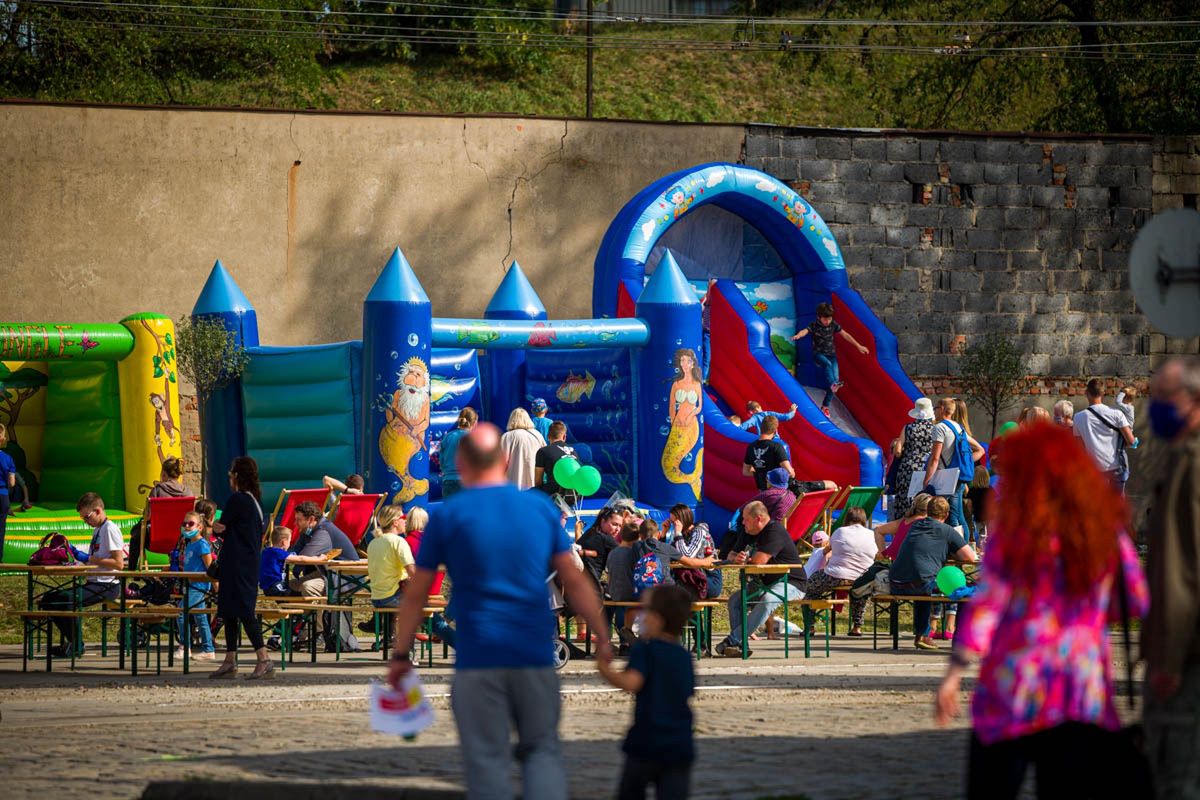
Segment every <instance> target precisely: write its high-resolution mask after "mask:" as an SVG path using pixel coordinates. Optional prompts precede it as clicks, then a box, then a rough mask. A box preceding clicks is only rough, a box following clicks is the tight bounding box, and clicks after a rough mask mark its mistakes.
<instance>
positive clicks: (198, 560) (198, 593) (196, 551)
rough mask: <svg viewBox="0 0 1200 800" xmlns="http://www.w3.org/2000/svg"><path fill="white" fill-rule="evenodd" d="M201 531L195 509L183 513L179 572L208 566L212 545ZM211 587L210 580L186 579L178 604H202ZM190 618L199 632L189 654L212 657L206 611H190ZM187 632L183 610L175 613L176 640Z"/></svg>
mask: <svg viewBox="0 0 1200 800" xmlns="http://www.w3.org/2000/svg"><path fill="white" fill-rule="evenodd" d="M203 532H204V517H203V516H201V514H200V513H198V512H196V511H189V512H188V513H187V514H185V515H184V517H183V525H182V526H181V527H180V529H179V533H180V544H179V566H180V569H181V571H183V572H205V571H207V570H208V565H209V564H211V563H212V560H213V548H212V545H211V544H210V543H209V541H208V539H206V538H205V537H204V536H202V535H201V534H202V533H203ZM211 587H212V584H211V583H208V582H207V581H206V582H203V583H201V582H199V581H188V582H187V599H186V606H185V601H183V600H181V601H180V603H179V607H180V608H185V607H186V608H191V609H198V608H204V607H205V605H204V596H205V592H207V591H208V590H209V589H210V588H211ZM192 619H194V620H195V621H196V630H198V631H199V633H200V649H199V651H198V652H195V653H193V654H192V658H196V659H199V660H201V661H212V660H213V657H214V656H213V641H212V628H210V627H209V625H208V615H207V614H193V615H192ZM187 635H188V625H187V619H186V615H185V614H180V615H179V641H181V642H183V641H186V639H185V638H184V637H186V636H187ZM175 656H176V657H177V658H178V657H182V656H183V645H180V646H179V647H177V648H176V649H175Z"/></svg>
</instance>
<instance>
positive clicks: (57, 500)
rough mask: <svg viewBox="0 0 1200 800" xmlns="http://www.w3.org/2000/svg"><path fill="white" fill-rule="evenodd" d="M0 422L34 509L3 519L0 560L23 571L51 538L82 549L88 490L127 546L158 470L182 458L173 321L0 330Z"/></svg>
mask: <svg viewBox="0 0 1200 800" xmlns="http://www.w3.org/2000/svg"><path fill="white" fill-rule="evenodd" d="M0 423H3V424H4V425H5V426H6V427H7V428H8V444H7V446H6V447H5V448H4V450H5V452H7V453H8V454H9V455H10V456H12V458H13V461H14V462H15V463H16V466H17V471H18V472H19V473H20V475H21V477H22V478H23V479H24V481H25V483H26V485H27V486H28V488H29V495H30V499H31V500H32V502H33V507H32V508H31V509H29V510H27V511H18V512H17V513H15V514H13V515H12V516H10V517H9V518H8V525H7V534H6V536H5V542H4V552H3V561H4V563H10V564H11V563H18V564H23V563H25V562H26V561H28V560H29V556H30V554H31V553H33V551H34V550H35V549H36V548H37V546H38V542H40V541H41V539H42V537H44V536H45V535H46V534H47V533H49V532H52V531H58V532H61V533H63V534H66V535H67V537H68V538H70V540H71V541H72V543H74V544H75V545H76V546H78V547H81V548H84V549H86V548H87V546H88V543H89V542H90V541H91V534H92V531H91V528H89V527H88V526H87V525H85V524H84V522H83V521H82V520H81V519H80V518H79V515H78V514H76V513H75V504H76V502H77V501H78V500H79V497H80V496H81V495H82V494H84V493H85V492H97V493H99V494H100V496H101V497H103V498H104V503H105V506H106V507H107V509H108V517H109V519H111V520H112V521H113V522H115V523H116V524H117V525H118V526H119V527H120V528H121V530H122V532H123V533H124V534H125V536H126V541H128V536H129V530H130V528H132V527H133V525H134V523H135V522H137V521H138V519H139V518H140V517H141V515H142V511H143V509H144V508H145V505H146V496H147V494H148V493H149V491H150V489H151V487H152V486H153V484H154V481H156V480H158V477H159V472H160V471H161V465H162V462H163V461H164V460H165V459H167V458H168V457H170V456H175V457H177V458H178V457H179V456H180V454H181V451H182V434H181V432H180V430H179V384H178V382H177V380H176V368H175V326H174V324H173V323H172V322H171V320H170V319H169V318H167V317H163V316H160V315H158V314H135V315H133V316H130V317H127V318H125V319H123V320H121V322H120V323H119V324H113V323H96V324H79V323H61V324H60V323H41V322H31V323H25V322H11V323H10V322H0ZM14 507H15V508H16V509H19V508H20V506H19V505H16V504H14Z"/></svg>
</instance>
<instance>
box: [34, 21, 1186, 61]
mask: <svg viewBox="0 0 1200 800" xmlns="http://www.w3.org/2000/svg"><path fill="white" fill-rule="evenodd" d="M56 24H59V25H68V26H69V25H76V26H84V27H90V28H102V29H106V30H115V31H120V30H122V29H127V28H134V29H138V30H148V31H154V32H158V33H164V34H165V33H179V34H194V35H203V36H212V35H214V34H225V35H232V36H240V37H248V38H258V39H265V38H269V37H270V36H276V37H281V38H304V39H322V40H326V41H347V42H359V43H386V42H403V43H410V44H474V45H480V44H485V45H491V46H500V47H522V48H541V49H582V48H584V47H586V45H585V43H583V42H581V41H578V40H577V39H574V38H572V37H564V36H561V35H557V34H544V35H543V38H535V37H534V36H533V35H531V34H528V33H520V32H508V31H452V30H445V29H429V28H422V29H415V30H417V31H418V34H417V35H411V34H410V35H404V34H396V35H366V34H356V33H340V32H337V31H323V32H320V33H317V32H311V31H302V30H301V31H297V30H289V29H279V28H270V29H263V28H237V27H216V26H196V25H167V24H160V23H142V22H116V21H104V20H76V19H62V20H58V21H57V22H56ZM606 38H607V37H605V38H600V39H598V40H597V43H596V45H595V47H596V48H597V49H606V50H632V51H639V50H640V51H653V50H672V51H693V52H695V51H732V52H778V51H779V45H778V44H777V43H772V42H728V41H716V40H682V39H658V40H650V39H634V40H621V41H618V42H611V43H610V42H606ZM1182 43H1194V42H1193V40H1188V42H1182ZM790 49H791V50H792V51H799V52H843V53H852V54H853V53H858V54H862V53H870V54H889V55H925V56H939V57H954V56H955V55H971V56H994V57H1004V58H1017V59H1029V58H1034V59H1041V58H1045V57H1046V55H1047V54H1048V53H1050V52H1053V53H1054V55H1055V57H1057V58H1062V59H1068V60H1104V61H1138V60H1140V61H1147V60H1149V61H1194V60H1195V56H1194V55H1193V54H1188V53H1165V52H1157V53H1139V54H1131V53H1110V54H1105V53H1096V52H1080V51H1063V50H1055V49H1054V48H1053V47H1041V48H1035V49H1034V50H1026V49H1023V48H1022V49H1006V48H996V49H989V48H979V49H978V50H976V49H974V48H972V49H964V50H962V51H960V53H957V54H948V53H946V52H945V49H944V48H941V47H914V46H903V45H866V46H861V45H853V44H844V45H834V44H795V43H793V45H792V46H791V48H790Z"/></svg>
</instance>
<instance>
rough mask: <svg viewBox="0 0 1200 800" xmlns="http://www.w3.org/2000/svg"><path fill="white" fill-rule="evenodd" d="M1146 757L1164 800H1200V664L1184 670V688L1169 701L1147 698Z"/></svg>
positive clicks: (1156, 786)
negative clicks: (1148, 759)
mask: <svg viewBox="0 0 1200 800" xmlns="http://www.w3.org/2000/svg"><path fill="white" fill-rule="evenodd" d="M1144 716H1145V720H1144V723H1145V729H1146V754H1147V755H1148V756H1149V758H1150V769H1151V770H1152V771H1153V772H1154V791H1155V794H1156V795H1157V796H1158V797H1159V798H1161V799H1162V800H1168V799H1169V800H1200V664H1189V665H1188V666H1186V667H1184V672H1183V684H1182V685H1181V686H1180V687H1179V691H1178V692H1176V693H1175V694H1174V695H1172V696H1171V697H1169V698H1167V699H1166V700H1162V701H1160V700H1155V699H1153V698H1152V697H1150V696H1149V694H1147V697H1146V709H1145V714H1144Z"/></svg>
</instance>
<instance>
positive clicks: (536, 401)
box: [529, 397, 549, 414]
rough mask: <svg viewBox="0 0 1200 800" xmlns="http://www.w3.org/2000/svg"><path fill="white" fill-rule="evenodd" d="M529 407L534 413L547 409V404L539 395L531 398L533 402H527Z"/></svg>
mask: <svg viewBox="0 0 1200 800" xmlns="http://www.w3.org/2000/svg"><path fill="white" fill-rule="evenodd" d="M529 407H530V408H531V409H533V412H534V413H535V414H540V413H542V412H543V411H546V410H547V409H549V406H547V405H546V401H545V400H543V399H542V398H540V397H535V398H533V402H532V403H530V404H529Z"/></svg>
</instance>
